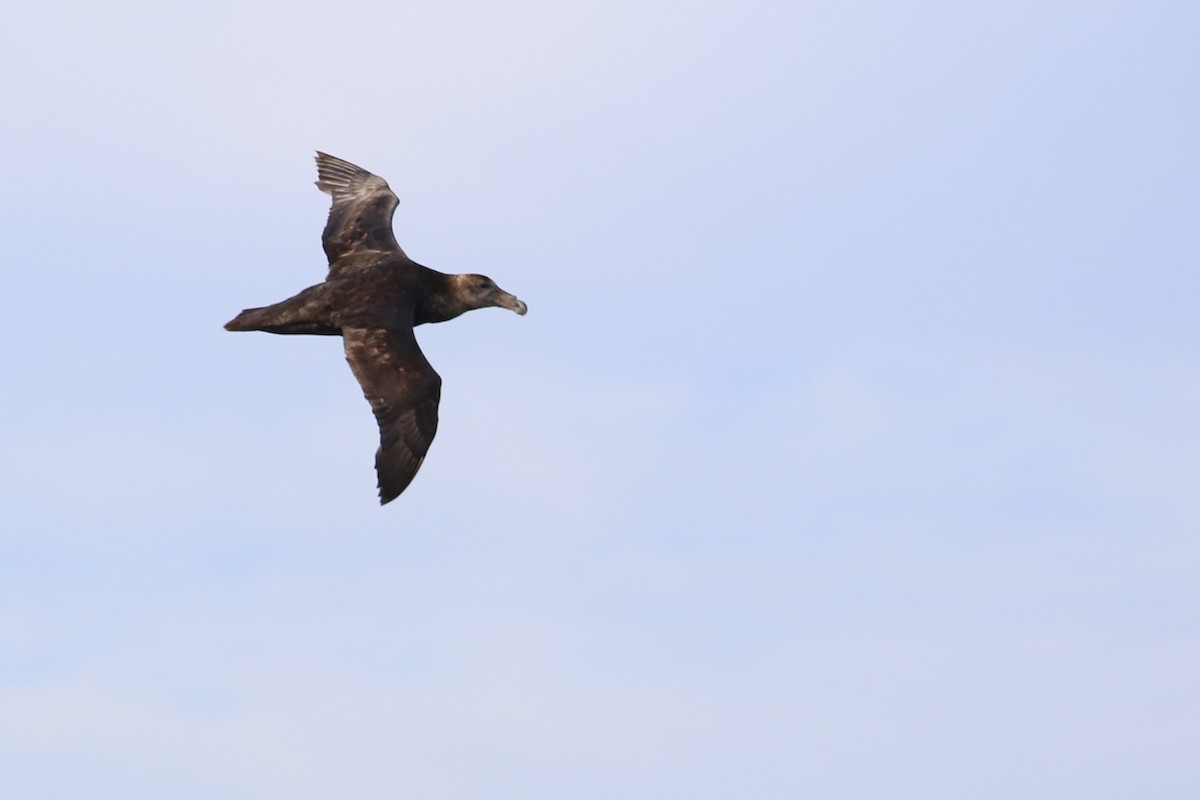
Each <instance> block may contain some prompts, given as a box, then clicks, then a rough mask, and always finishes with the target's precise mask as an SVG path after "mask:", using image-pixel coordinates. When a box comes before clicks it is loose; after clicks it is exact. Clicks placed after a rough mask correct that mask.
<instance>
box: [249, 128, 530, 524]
mask: <svg viewBox="0 0 1200 800" xmlns="http://www.w3.org/2000/svg"><path fill="white" fill-rule="evenodd" d="M317 176H318V180H317V188H319V189H320V190H321V191H323V192H326V193H328V194H329V195H331V196H332V197H333V204H332V206H331V207H330V209H329V221H328V222H327V223H326V224H325V231H324V233H322V234H321V244H322V245H323V246H324V248H325V255H326V256H328V258H329V275H328V277H327V278H326V279H325V282H324V283H319V284H317V285H316V286H310V287H309V288H307V289H305V290H304V291H302V292H300V293H299V294H297V295H296V296H295V297H292V298H289V299H287V300H284V301H283V302H281V303H276V304H275V305H271V306H265V307H263V308H248V309H246V310H245V311H243V312H242V313H240V314H238V315H237V316H236V317H234V318H233V319H232V320H230V321H229V322H227V323H226V324H225V330H229V331H266V332H267V333H284V334H301V333H305V334H310V335H315V336H341V337H342V340H343V342H344V344H345V348H346V361H348V362H349V363H350V369H351V370H353V372H354V376H355V377H356V378H358V382H359V383H360V384H361V385H362V389H363V394H365V395H366V397H367V400H368V401H369V402H370V403H371V410H372V411H374V412H375V419H376V421H377V422H378V423H379V439H380V442H379V450H378V451H377V452H376V453H375V471H376V472H377V473H378V475H379V502H380V504H383V503H388V502H390V501H392V500H394V499H396V497H398V496H399V495H400V493H401V492H403V491H404V490H405V488H407V487H408V484H409V483H411V482H412V479H413V477H414V476H415V475H416V474H417V470H418V469H420V467H421V462H422V461H424V459H425V454H426V453H428V452H429V445H430V444H431V443H432V442H433V436H434V434H435V433H436V432H437V423H438V400H439V399H440V398H441V394H442V379H441V377H440V376H439V375H438V374H437V373H436V372H434V369H433V367H432V366H430V365H429V362H428V361H427V360H426V359H425V355H424V354H423V353H422V352H421V348H420V347H419V346H418V345H417V339H416V337H415V336H414V335H413V328H414V327H415V326H417V325H422V324H424V323H426V322H445V321H446V320H448V319H454V318H455V317H457V316H458V315H460V314H462V313H464V312H466V311H471V310H472V309H476V308H484V307H486V306H499V307H500V308H507V309H509V310H511V311H515V312H516V313H518V314H524V313H525V311H526V310H527V308H526V306H525V304H524V303H522V302H521V301H520V300H518V299H517V298H516V297H514V296H512V295H511V294H509V293H508V292H505V291H503V290H501V289H500V287H499V286H497V285H496V284H495V283H494V282H493V281H492V279H491V278H488V277H485V276H483V275H446V274H445V273H442V272H438V271H437V270H432V269H429V268H428V267H423V266H421V265H420V264H418V263H417V262H415V261H413V260H412V259H410V258H409V257H408V256H407V255H405V254H404V251H403V250H401V249H400V245H399V244H397V243H396V236H395V234H394V233H393V232H392V214H393V213H394V212H395V210H396V206H397V205H399V204H400V201H399V199H397V197H396V195H395V194H394V193H393V192H392V190H391V189H390V188H389V187H388V185H387V181H385V180H384V179H383V178H380V177H379V176H378V175H372V174H371V173H370V172H367V171H366V170H365V169H363V168H361V167H357V166H355V165H354V164H351V163H350V162H348V161H343V160H341V159H340V158H334V157H333V156H331V155H327V154H325V153H321V152H318V153H317Z"/></svg>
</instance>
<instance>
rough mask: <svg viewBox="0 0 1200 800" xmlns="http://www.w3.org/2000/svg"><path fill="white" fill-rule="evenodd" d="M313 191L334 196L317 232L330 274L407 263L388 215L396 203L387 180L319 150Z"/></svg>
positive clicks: (398, 203)
mask: <svg viewBox="0 0 1200 800" xmlns="http://www.w3.org/2000/svg"><path fill="white" fill-rule="evenodd" d="M317 188H318V189H320V190H321V191H322V192H326V193H327V194H329V195H330V196H331V197H332V198H333V203H332V204H331V205H330V208H329V220H328V221H327V222H326V223H325V231H324V232H323V233H322V234H321V244H322V245H323V246H324V248H325V255H326V256H327V257H328V258H329V274H330V275H331V276H332V275H337V274H339V273H345V272H348V271H351V270H353V269H354V268H356V267H358V266H363V265H369V264H376V263H379V262H380V261H385V260H389V259H396V258H397V257H399V258H401V259H404V260H407V258H408V257H407V256H406V255H404V251H403V250H401V249H400V245H399V244H397V242H396V235H395V234H394V233H393V232H392V214H393V213H395V211H396V206H398V205H400V200H399V198H397V197H396V195H395V193H393V192H392V190H391V188H389V187H388V185H387V181H385V180H384V179H383V178H381V177H379V176H378V175H372V174H371V173H370V172H367V171H366V170H365V169H363V168H362V167H357V166H355V165H354V164H351V163H350V162H349V161H343V160H342V159H340V158H334V157H333V156H331V155H328V154H327V153H321V152H318V153H317Z"/></svg>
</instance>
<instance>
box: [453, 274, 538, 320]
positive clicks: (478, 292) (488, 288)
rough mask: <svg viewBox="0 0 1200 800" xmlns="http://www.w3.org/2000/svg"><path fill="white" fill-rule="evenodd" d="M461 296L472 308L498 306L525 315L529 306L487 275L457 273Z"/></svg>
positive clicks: (456, 279) (456, 277)
mask: <svg viewBox="0 0 1200 800" xmlns="http://www.w3.org/2000/svg"><path fill="white" fill-rule="evenodd" d="M454 277H455V283H456V284H457V289H458V294H459V297H460V298H461V299H462V300H463V302H464V303H466V304H467V305H468V306H469V307H470V308H487V307H488V306H498V307H500V308H507V309H508V310H509V311H515V312H516V313H518V314H521V315H524V314H525V312H526V311H528V310H529V307H528V306H526V305H525V304H524V303H522V302H521V301H520V300H518V299H517V298H516V297H514V296H513V295H511V294H509V293H508V292H506V291H504V290H503V289H501V288H500V287H499V286H497V285H496V282H495V281H493V280H492V279H491V278H489V277H487V276H486V275H455V276H454Z"/></svg>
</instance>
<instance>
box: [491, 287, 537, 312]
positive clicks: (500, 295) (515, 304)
mask: <svg viewBox="0 0 1200 800" xmlns="http://www.w3.org/2000/svg"><path fill="white" fill-rule="evenodd" d="M492 304H493V305H497V306H500V307H501V308H507V309H508V310H509V311H515V312H517V313H518V314H520V315H521V316H525V312H526V311H528V310H529V306H527V305H525V304H524V303H522V302H521V301H520V300H518V299H517V298H516V297H514V296H512V295H511V294H509V293H508V292H505V291H502V290H497V292H496V296H495V298H493V300H492Z"/></svg>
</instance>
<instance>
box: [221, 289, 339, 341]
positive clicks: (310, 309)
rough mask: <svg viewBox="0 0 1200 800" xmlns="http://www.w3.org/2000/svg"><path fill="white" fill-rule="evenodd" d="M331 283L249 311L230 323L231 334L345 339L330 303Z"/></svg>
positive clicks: (227, 327) (227, 323)
mask: <svg viewBox="0 0 1200 800" xmlns="http://www.w3.org/2000/svg"><path fill="white" fill-rule="evenodd" d="M326 286H327V284H318V285H317V286H312V287H309V288H308V289H305V290H304V291H303V292H301V293H300V294H298V295H296V296H295V297H291V298H289V299H287V300H284V301H283V302H281V303H275V304H274V305H270V306H263V307H261V308H247V309H246V310H245V311H243V312H242V313H240V314H238V315H237V316H236V317H234V318H233V319H231V320H229V322H226V323H225V330H227V331H266V332H267V333H284V334H288V333H294V334H309V335H314V336H341V334H342V329H341V326H339V325H338V324H336V323H335V322H334V319H333V316H334V315H333V312H332V310H331V308H330V305H329V303H328V302H327V298H328V293H327V292H328V290H327V289H326V288H325V287H326Z"/></svg>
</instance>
